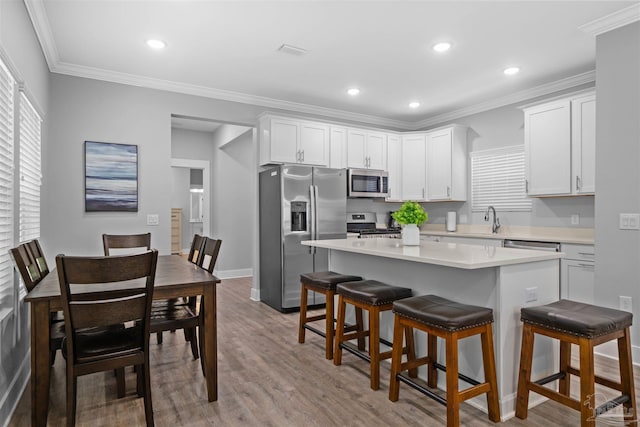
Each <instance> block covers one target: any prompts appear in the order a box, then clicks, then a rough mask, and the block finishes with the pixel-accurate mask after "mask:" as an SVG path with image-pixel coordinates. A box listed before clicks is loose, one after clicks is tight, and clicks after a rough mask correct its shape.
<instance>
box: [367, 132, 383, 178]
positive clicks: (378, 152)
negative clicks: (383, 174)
mask: <svg viewBox="0 0 640 427" xmlns="http://www.w3.org/2000/svg"><path fill="white" fill-rule="evenodd" d="M366 164H367V168H369V169H378V170H387V135H386V134H384V133H377V132H367V147H366Z"/></svg>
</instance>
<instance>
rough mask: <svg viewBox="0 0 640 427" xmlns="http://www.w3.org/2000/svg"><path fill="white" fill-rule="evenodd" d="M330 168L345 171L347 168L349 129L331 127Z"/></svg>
mask: <svg viewBox="0 0 640 427" xmlns="http://www.w3.org/2000/svg"><path fill="white" fill-rule="evenodd" d="M329 151H330V153H329V167H330V168H335V169H344V168H346V167H347V128H344V127H340V126H331V130H330V150H329Z"/></svg>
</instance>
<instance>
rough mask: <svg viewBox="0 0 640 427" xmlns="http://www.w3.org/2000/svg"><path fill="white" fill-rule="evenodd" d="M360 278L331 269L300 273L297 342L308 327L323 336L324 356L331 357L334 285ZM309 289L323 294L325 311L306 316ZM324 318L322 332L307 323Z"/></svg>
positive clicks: (302, 340)
mask: <svg viewBox="0 0 640 427" xmlns="http://www.w3.org/2000/svg"><path fill="white" fill-rule="evenodd" d="M355 280H362V277H360V276H354V275H350V274H340V273H336V272H333V271H317V272H313V273H304V274H301V275H300V285H301V292H300V293H301V295H300V322H299V323H298V342H299V343H304V340H305V331H306V330H307V329H308V330H310V331H311V332H314V333H316V334H318V335H320V336H322V337H324V338H325V357H326V358H327V359H333V337H334V334H335V327H334V325H333V322H334V309H333V303H334V301H333V300H334V297H335V294H336V286H337V285H338V284H339V283H342V282H352V281H355ZM309 291H313V292H318V293H320V294H323V295H324V296H325V299H326V306H325V312H324V313H322V314H318V315H315V316H307V299H308V296H309ZM323 319H324V320H325V330H324V332H323V331H321V330H319V329H317V328H315V327H313V326H311V325H309V324H308V323H310V322H315V321H317V320H323Z"/></svg>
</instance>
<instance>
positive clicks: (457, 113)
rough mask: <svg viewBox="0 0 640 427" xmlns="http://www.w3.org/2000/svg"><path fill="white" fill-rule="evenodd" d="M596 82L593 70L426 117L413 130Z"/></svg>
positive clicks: (414, 124)
mask: <svg viewBox="0 0 640 427" xmlns="http://www.w3.org/2000/svg"><path fill="white" fill-rule="evenodd" d="M595 80H596V72H595V70H592V71H587V72H586V73H582V74H578V75H575V76H572V77H567V78H564V79H561V80H557V81H555V82H551V83H546V84H543V85H540V86H536V87H533V88H530V89H525V90H522V91H520V92H516V93H512V94H509V95H506V96H503V97H500V98H496V99H492V100H490V101H487V102H481V103H479V104H475V105H470V106H469V107H464V108H460V109H458V110H454V111H450V112H448V113H443V114H438V115H436V116H432V117H428V118H426V119H424V120H421V121H419V122H416V123H413V124H412V125H413V130H418V129H424V128H426V127H429V126H433V125H437V124H440V123H444V122H448V121H451V120H456V119H459V118H461V117H466V116H470V115H472V114H478V113H482V112H484V111H489V110H493V109H495V108H500V107H504V106H505V105H510V104H515V103H518V102H523V101H527V100H530V99H533V98H537V97H539V96H544V95H549V94H551V93H555V92H559V91H561V90H566V89H570V88H573V87H576V86H580V85H583V84H587V83H593V82H595Z"/></svg>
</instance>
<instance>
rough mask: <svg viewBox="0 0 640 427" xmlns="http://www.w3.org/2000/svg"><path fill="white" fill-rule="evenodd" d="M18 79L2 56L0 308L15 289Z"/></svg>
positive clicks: (4, 305) (0, 69) (0, 93)
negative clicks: (15, 139)
mask: <svg viewBox="0 0 640 427" xmlns="http://www.w3.org/2000/svg"><path fill="white" fill-rule="evenodd" d="M14 91H15V80H14V78H13V76H12V75H11V73H10V72H9V70H8V69H7V67H6V66H5V65H4V63H3V62H2V61H1V60H0V309H3V308H6V304H5V297H7V295H10V292H12V289H13V264H12V261H11V257H10V255H9V249H11V247H12V246H13V173H14V167H13V162H14V160H13V146H14V142H13V127H14Z"/></svg>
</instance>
